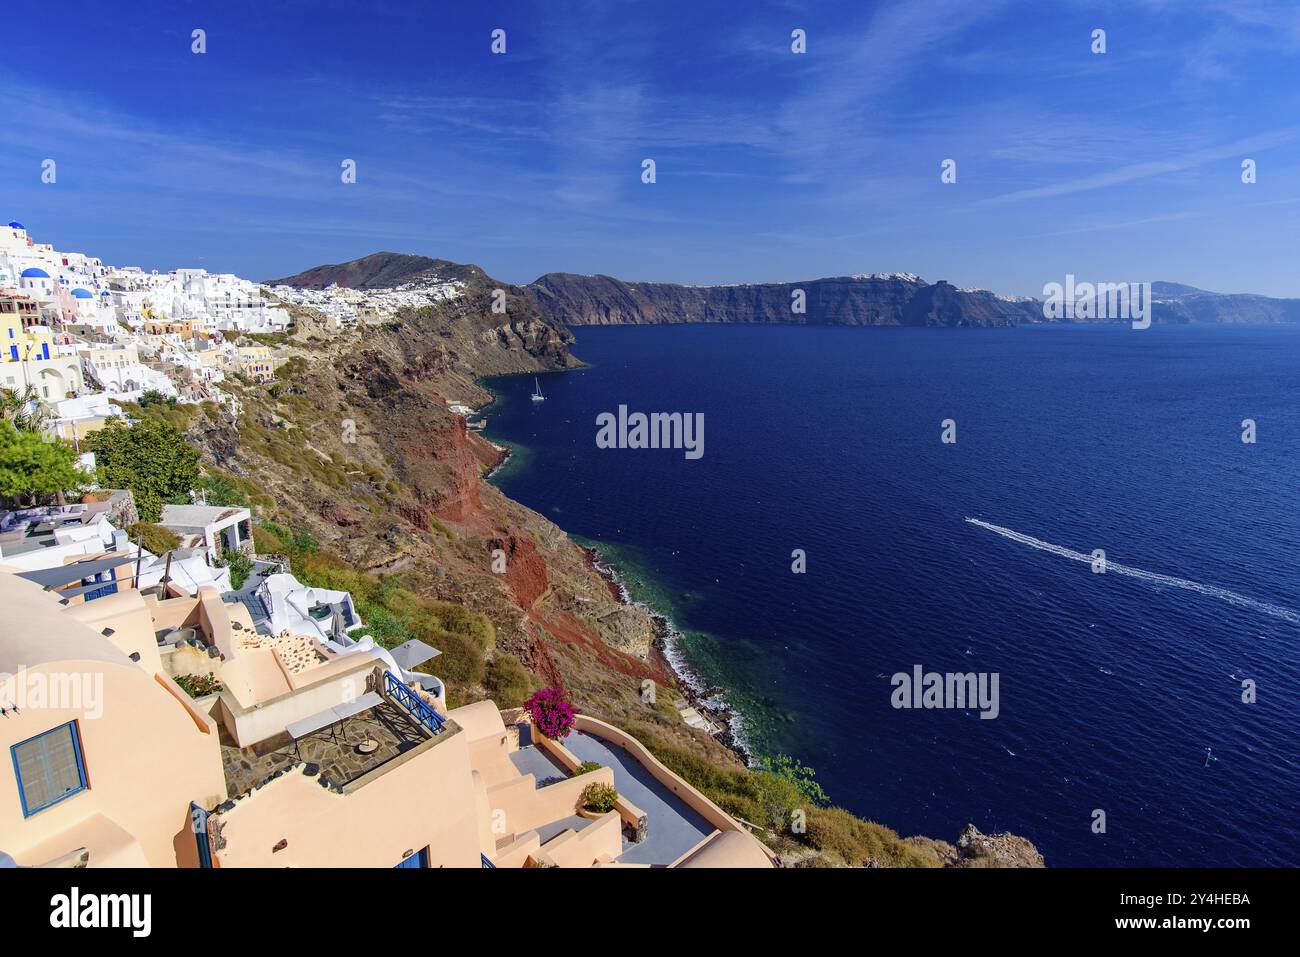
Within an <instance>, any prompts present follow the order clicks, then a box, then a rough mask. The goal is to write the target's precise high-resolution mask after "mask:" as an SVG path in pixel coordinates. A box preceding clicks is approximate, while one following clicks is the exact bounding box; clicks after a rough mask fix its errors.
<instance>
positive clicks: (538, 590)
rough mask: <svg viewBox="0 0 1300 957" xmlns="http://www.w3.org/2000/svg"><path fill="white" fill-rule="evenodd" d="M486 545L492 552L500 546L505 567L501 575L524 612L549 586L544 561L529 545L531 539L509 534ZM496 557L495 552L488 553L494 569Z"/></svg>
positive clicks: (534, 547)
mask: <svg viewBox="0 0 1300 957" xmlns="http://www.w3.org/2000/svg"><path fill="white" fill-rule="evenodd" d="M488 546H489V547H490V548H491V549H492V551H493V552H495V551H497V550H498V549H500V550H501V551H502V552H504V553H505V569H506V570H505V572H504V574H502V575H501V577H502V578H503V579H505V583H506V585H507V587H509V589H510V594H511V595H513V596H514V599H515V602H516V603H518V605H519V607H520V608H522V609H524V610H525V611H527V610H528V609H530V608H532V607H533V605H535V604H536V603H537V600H538V599H539V598H541V597H542V595H544V594H546V590H547V588H549V587H550V582H549V579H548V578H547V575H546V561H545V560H544V559H543V558H542V555H541V553H540V552H538V550H537V546H536V545H534V544H533V540H532V539H531V538H520V537H519V536H517V535H510V536H508V537H506V538H494V539H492V540H490V541H489V542H488ZM497 557H498V556H496V555H495V554H494V555H493V556H492V558H493V562H494V570H495V561H496V559H497ZM499 574H500V573H499Z"/></svg>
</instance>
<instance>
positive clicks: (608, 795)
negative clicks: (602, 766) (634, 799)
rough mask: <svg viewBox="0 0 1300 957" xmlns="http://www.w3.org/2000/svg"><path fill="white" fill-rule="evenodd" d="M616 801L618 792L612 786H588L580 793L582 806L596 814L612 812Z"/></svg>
mask: <svg viewBox="0 0 1300 957" xmlns="http://www.w3.org/2000/svg"><path fill="white" fill-rule="evenodd" d="M617 801H618V791H617V790H615V788H614V785H612V784H599V783H597V784H588V785H587V787H586V788H585V789H584V790H583V792H582V806H583V807H584V808H586V809H587V810H588V811H593V812H596V813H598V814H605V813H607V812H609V811H612V810H614V804H615V802H617Z"/></svg>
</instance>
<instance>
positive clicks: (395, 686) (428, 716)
mask: <svg viewBox="0 0 1300 957" xmlns="http://www.w3.org/2000/svg"><path fill="white" fill-rule="evenodd" d="M384 692H385V693H386V694H387V695H388V697H389V698H391V699H392V700H394V701H396V702H397V703H398V704H400V705H401V706H402V707H403V708H405V709H406V710H407V711H408V712H409V713H410V715H411V717H412V718H414V719H415V720H416V721H418V722H419V723H420V724H421V725H422V726H423V727H424V728H425V729H426V730H428V732H429V733H430V734H438V733H439V732H440V731H442V725H443V718H442V715H440V714H438V712H436V711H434V710H433V709H432V708H430V707H429V706H428V705H427V704H425V703H424V700H423V699H422V698H421V697H420V696H419V695H417V694H416V693H415V692H414V691H412V690H411V689H410V688H408V687H406V685H405V684H404V683H403V682H402V681H401V679H399V678H398V677H397V675H395V674H393V673H392V672H391V671H385V672H384Z"/></svg>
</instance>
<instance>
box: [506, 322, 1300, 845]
mask: <svg viewBox="0 0 1300 957" xmlns="http://www.w3.org/2000/svg"><path fill="white" fill-rule="evenodd" d="M577 334H578V342H577V344H576V346H575V348H574V351H575V353H576V354H577V355H578V356H580V357H581V358H583V359H585V360H586V361H588V362H590V363H592V366H591V367H590V368H587V369H583V370H579V371H575V372H569V373H557V374H552V375H547V376H543V377H542V379H541V381H542V387H543V389H544V391H545V392H546V394H547V396H548V399H547V401H546V402H544V403H540V404H538V405H536V406H534V404H533V403H531V402H529V401H528V393H529V392H530V391H531V389H532V379H531V378H530V377H518V378H505V379H498V380H494V381H493V382H491V383H490V385H491V387H492V388H493V389H494V391H496V392H497V394H498V396H499V401H498V402H497V403H496V404H495V405H494V406H493V407H491V408H490V409H489V410H488V420H489V430H488V432H489V435H490V437H492V438H493V439H495V440H497V441H506V442H511V441H514V442H519V443H522V444H523V445H525V446H527V449H528V453H529V455H528V458H527V460H526V461H525V460H523V459H520V460H518V461H516V462H515V463H512V465H511V466H510V467H508V468H507V469H505V470H503V471H502V472H501V473H499V474H498V476H496V477H495V479H494V481H497V482H498V483H499V484H500V485H501V487H502V489H503V490H504V491H505V492H506V493H507V494H509V495H511V496H513V497H514V498H517V499H518V500H520V501H522V502H524V503H525V504H527V505H529V506H531V507H533V508H535V509H537V510H538V511H540V512H542V513H544V514H546V515H548V516H549V517H550V518H552V519H553V520H554V521H555V522H557V523H558V524H559V525H560V526H561V527H563V528H565V529H568V530H569V531H571V532H572V533H574V534H575V535H578V536H582V537H583V538H586V539H590V540H593V541H595V542H598V543H601V544H602V546H603V549H604V551H605V554H606V555H607V557H608V558H609V559H610V560H611V561H613V562H615V563H616V564H617V565H619V566H620V568H621V569H622V570H623V572H624V573H625V576H626V577H627V578H628V579H629V580H630V582H631V583H632V586H633V591H634V593H636V594H637V595H638V597H641V598H644V599H646V600H649V601H650V602H651V603H653V604H655V605H656V606H657V607H658V608H660V609H661V610H662V611H664V612H665V613H667V614H669V615H670V616H671V617H672V619H673V621H674V622H675V624H676V625H677V626H678V627H679V628H680V629H681V631H682V632H683V634H684V635H685V647H686V650H687V652H688V654H689V656H690V658H691V661H692V663H693V665H694V667H695V668H697V669H698V670H699V671H700V672H701V674H702V675H703V676H704V678H705V679H706V680H707V681H709V682H710V683H716V684H720V685H722V686H724V687H725V688H727V689H728V692H729V698H730V700H731V701H732V703H733V704H736V705H738V706H739V708H740V709H741V710H742V711H743V712H744V714H745V716H746V723H747V726H748V731H749V734H750V737H751V740H752V742H753V743H754V744H755V746H757V747H758V748H759V749H760V750H765V751H769V752H778V751H779V752H785V753H789V754H793V755H795V756H797V757H799V758H800V759H801V760H802V761H803V762H804V763H805V764H808V765H811V766H812V767H814V768H816V770H817V773H818V779H819V781H820V782H821V783H822V785H823V786H824V787H825V788H826V790H827V791H828V792H829V793H830V795H831V796H832V798H833V799H834V800H835V801H836V803H839V804H842V805H844V806H846V807H849V808H851V809H852V810H854V811H855V812H857V813H860V814H863V815H865V816H869V817H872V818H874V819H876V820H879V821H882V822H884V823H886V824H889V825H890V826H892V827H895V828H896V829H898V830H900V831H902V832H904V833H925V834H931V835H934V836H940V837H948V838H952V837H955V836H956V834H957V833H958V831H959V830H960V829H961V827H962V826H963V825H965V824H966V823H967V822H973V823H975V824H977V825H978V826H980V827H981V828H982V829H984V830H989V829H1007V830H1013V831H1015V832H1017V833H1021V834H1025V835H1026V836H1028V837H1030V838H1031V839H1032V840H1034V842H1035V843H1036V844H1037V845H1038V846H1039V848H1040V849H1041V850H1042V851H1043V852H1044V854H1045V855H1046V856H1047V858H1048V861H1049V863H1056V864H1086V865H1102V866H1104V865H1120V864H1150V865H1184V866H1185V865H1193V864H1201V865H1219V864H1240V865H1246V864H1293V865H1294V864H1297V863H1300V850H1297V848H1300V841H1298V840H1297V838H1300V821H1298V815H1297V814H1296V807H1297V804H1298V803H1300V802H1297V800H1296V799H1297V796H1300V746H1297V743H1296V735H1295V733H1294V728H1295V727H1296V723H1297V718H1300V652H1298V651H1297V649H1298V648H1300V645H1298V643H1297V639H1298V638H1300V626H1297V624H1296V617H1295V614H1294V613H1295V611H1296V610H1297V609H1300V582H1298V581H1297V578H1296V575H1295V567H1296V556H1297V554H1300V553H1298V551H1297V545H1298V544H1300V509H1298V508H1297V505H1300V494H1298V491H1297V490H1298V488H1300V486H1298V484H1297V479H1298V478H1300V469H1298V468H1297V465H1298V464H1300V458H1298V457H1297V456H1298V454H1300V406H1298V405H1297V402H1296V398H1295V397H1296V396H1297V394H1298V393H1297V386H1300V330H1294V329H1268V328H1249V329H1233V328H1206V329H1200V328H1186V327H1178V328H1162V327H1155V328H1153V329H1150V330H1145V331H1142V332H1138V331H1134V330H1131V329H1128V328H1086V327H1079V328H1071V327H1056V328H1024V329H1009V330H899V329H833V328H798V327H754V326H738V327H730V326H687V327H672V328H669V327H643V328H603V329H580V330H578V331H577ZM619 404H625V405H627V406H628V407H629V409H630V410H633V411H637V410H639V411H645V412H651V411H682V412H702V413H704V416H705V423H706V428H705V454H704V455H703V457H702V458H700V459H698V460H689V459H687V458H686V457H685V456H684V455H683V453H682V451H680V450H649V449H646V450H642V449H602V448H598V447H597V444H596V441H595V437H596V431H597V429H596V417H597V415H599V414H600V413H602V412H613V411H615V410H616V409H617V407H618V405H619ZM948 418H951V419H954V420H955V421H956V428H957V443H956V444H955V445H945V444H943V443H941V442H940V433H941V426H940V423H941V422H942V421H943V420H944V419H948ZM1245 418H1253V419H1254V420H1255V421H1256V423H1257V429H1258V442H1257V443H1256V444H1253V445H1247V444H1243V443H1242V442H1241V440H1240V436H1241V431H1242V429H1241V422H1242V420H1243V419H1245ZM967 518H975V519H978V520H980V521H982V522H985V523H987V525H978V524H972V523H970V522H967V521H966V519H967ZM990 526H991V527H990ZM796 548H798V549H803V550H804V551H805V552H806V554H807V572H806V573H805V574H793V573H792V571H791V552H792V550H794V549H796ZM1094 549H1104V551H1105V553H1106V556H1107V559H1108V561H1109V562H1110V563H1112V568H1111V571H1110V572H1109V573H1107V574H1095V573H1094V572H1093V570H1092V567H1091V565H1090V562H1089V561H1087V560H1082V561H1081V560H1079V559H1080V557H1082V558H1084V559H1088V558H1089V557H1090V556H1091V554H1092V552H1093V550H1094ZM1159 576H1166V577H1165V578H1160V577H1159ZM917 664H919V665H921V666H922V667H923V668H924V669H925V670H927V671H930V670H934V671H939V672H982V673H990V674H991V673H997V674H998V675H999V676H1000V678H999V681H1000V684H999V697H1000V701H999V704H1000V710H999V714H998V717H997V718H996V719H995V720H981V718H980V716H979V710H978V709H976V708H969V707H968V708H965V709H935V710H925V709H919V710H918V709H906V710H904V709H896V708H894V707H892V706H891V703H890V695H891V691H892V690H893V689H892V687H891V682H890V679H889V676H891V675H893V674H894V673H897V672H909V673H910V671H911V669H912V668H913V666H914V665H917ZM1244 679H1251V680H1253V681H1255V682H1257V686H1258V700H1257V701H1256V702H1255V703H1254V704H1245V703H1243V702H1242V701H1241V695H1242V681H1243V680H1244ZM1207 748H1212V753H1213V757H1214V758H1215V760H1213V761H1211V762H1210V764H1209V766H1208V767H1207V766H1205V764H1206V762H1205V755H1206V749H1207ZM1096 809H1102V810H1104V811H1105V812H1106V816H1107V832H1106V833H1105V834H1104V835H1097V834H1094V833H1093V832H1092V830H1091V826H1090V825H1091V823H1092V820H1093V812H1094V810H1096Z"/></svg>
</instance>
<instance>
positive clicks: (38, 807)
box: [9, 721, 87, 817]
mask: <svg viewBox="0 0 1300 957" xmlns="http://www.w3.org/2000/svg"><path fill="white" fill-rule="evenodd" d="M9 754H10V757H12V758H13V762H14V776H15V777H16V778H17V779H18V800H19V801H21V802H22V806H23V817H31V816H32V815H33V814H36V813H38V812H40V811H44V810H45V809H46V808H47V807H53V806H54V805H55V804H58V803H59V802H60V801H63V800H66V799H67V798H70V797H72V796H73V795H74V794H78V793H80V792H82V791H84V790H86V788H87V784H86V763H85V761H84V760H83V759H82V755H81V734H80V733H79V732H78V730H77V722H76V721H69V722H68V723H67V724H62V725H59V726H58V727H57V728H51V729H50V730H49V731H46V732H44V733H43V734H38V735H36V736H35V737H33V738H28V739H27V740H26V741H19V742H18V743H17V744H15V745H14V746H13V747H11V748H10V749H9Z"/></svg>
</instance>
